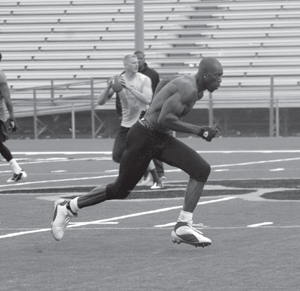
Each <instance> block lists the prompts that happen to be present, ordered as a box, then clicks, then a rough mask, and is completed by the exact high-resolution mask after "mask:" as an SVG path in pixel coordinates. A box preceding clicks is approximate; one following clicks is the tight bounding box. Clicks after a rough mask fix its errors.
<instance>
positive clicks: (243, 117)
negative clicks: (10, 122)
mask: <svg viewBox="0 0 300 291" xmlns="http://www.w3.org/2000/svg"><path fill="white" fill-rule="evenodd" d="M280 77H281V76H271V77H265V79H267V80H268V82H261V83H260V84H259V85H257V86H254V87H251V86H248V87H247V86H239V85H237V84H230V80H227V81H229V83H228V84H229V85H225V86H224V88H223V87H222V86H221V88H220V89H219V90H218V91H217V92H215V93H212V94H211V93H210V94H208V93H205V96H204V98H203V99H202V100H201V101H199V102H197V104H196V106H195V107H194V109H193V110H192V112H191V113H190V114H189V115H188V116H186V117H185V120H186V121H187V122H190V123H193V124H199V125H210V126H216V127H218V129H219V130H220V135H222V136H224V137H225V136H230V137H236V136H244V137H248V136H270V137H274V136H276V137H279V136H299V135H300V131H299V128H300V114H299V113H300V98H299V84H295V86H293V87H292V86H288V85H287V86H285V85H284V83H282V82H281V83H280V82H279V83H277V82H276V79H278V80H280ZM284 77H286V76H284ZM259 78H260V79H262V78H261V77H259ZM224 79H225V80H224V83H226V79H227V78H224ZM247 79H248V81H249V83H250V84H251V79H254V78H253V77H248V78H247ZM260 81H261V80H260ZM253 83H255V84H256V83H257V79H254V80H253ZM104 86H105V83H103V81H99V80H94V79H91V80H89V81H84V82H75V83H68V84H60V85H52V86H42V87H33V88H26V89H24V90H23V89H17V90H12V96H13V100H14V102H13V104H14V110H15V116H16V119H17V123H18V125H19V130H18V131H17V132H15V133H12V135H11V137H12V138H18V139H46V138H72V139H75V138H107V137H110V138H113V137H115V134H116V132H117V129H118V127H119V125H120V117H119V116H118V115H117V113H116V110H115V99H114V98H112V99H111V100H110V101H109V102H108V103H107V104H105V105H103V106H98V105H97V104H96V103H97V102H96V100H97V96H98V94H99V93H100V91H101V90H102V89H103V87H104ZM297 86H298V90H297ZM249 88H252V90H249ZM25 92H26V94H32V98H25V99H22V98H21V97H22V95H23V94H24V93H25ZM291 93H292V94H291ZM27 97H28V96H27ZM16 99H17V100H16ZM176 135H177V137H186V136H187V135H185V134H181V133H177V134H176Z"/></svg>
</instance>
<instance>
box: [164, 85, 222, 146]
mask: <svg viewBox="0 0 300 291" xmlns="http://www.w3.org/2000/svg"><path fill="white" fill-rule="evenodd" d="M174 89H175V88H173V90H174ZM170 90H172V86H170ZM188 90H189V89H188V88H184V90H182V91H183V92H187V93H183V92H178V91H175V94H173V95H172V96H171V97H169V98H168V99H167V100H166V102H165V103H164V104H163V106H162V109H161V112H160V115H159V118H158V123H159V125H160V126H161V127H163V128H166V129H170V130H174V131H178V132H184V133H192V134H196V135H199V136H200V137H202V138H203V139H205V140H206V141H211V140H212V139H213V138H214V137H215V136H216V134H217V132H218V131H217V130H215V129H212V128H210V127H200V126H198V125H194V124H190V123H186V122H183V121H182V120H181V117H183V116H185V115H186V114H188V113H189V112H190V111H191V110H192V108H193V106H194V104H195V102H196V100H197V94H196V92H189V91H188ZM195 94H196V95H195Z"/></svg>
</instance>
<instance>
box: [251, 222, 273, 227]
mask: <svg viewBox="0 0 300 291" xmlns="http://www.w3.org/2000/svg"><path fill="white" fill-rule="evenodd" d="M271 224H273V222H261V223H256V224H250V225H247V227H259V226H264V225H271Z"/></svg>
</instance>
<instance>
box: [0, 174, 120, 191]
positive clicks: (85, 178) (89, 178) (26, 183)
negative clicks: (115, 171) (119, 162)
mask: <svg viewBox="0 0 300 291" xmlns="http://www.w3.org/2000/svg"><path fill="white" fill-rule="evenodd" d="M111 177H118V175H106V176H97V177H83V178H69V179H61V180H46V181H34V182H24V183H18V184H17V185H16V184H9V185H0V188H4V187H10V186H11V187H16V186H21V185H31V184H45V183H57V182H66V181H79V180H92V179H103V178H111Z"/></svg>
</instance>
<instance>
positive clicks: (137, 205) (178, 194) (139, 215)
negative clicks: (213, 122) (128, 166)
mask: <svg viewBox="0 0 300 291" xmlns="http://www.w3.org/2000/svg"><path fill="white" fill-rule="evenodd" d="M183 141H184V142H185V143H187V144H188V145H190V146H191V147H193V148H194V149H195V150H197V151H198V152H199V154H201V155H202V156H203V157H204V158H205V159H206V160H207V161H208V162H209V163H210V164H211V165H212V173H211V175H210V179H209V181H208V183H207V186H206V188H205V191H204V193H203V197H202V198H201V199H200V202H199V205H198V207H197V209H196V211H195V214H194V223H195V227H196V228H199V229H201V230H202V231H203V232H204V234H205V236H207V237H209V238H210V239H212V241H213V243H212V245H211V246H209V247H205V248H194V247H192V246H189V245H184V244H180V245H177V244H173V243H172V242H171V237H170V234H171V231H172V229H173V225H174V223H175V221H176V219H177V217H178V214H179V211H180V209H181V207H182V202H183V198H182V197H183V193H184V188H185V185H186V182H187V179H188V177H187V175H186V174H185V173H183V172H181V171H179V170H178V169H175V168H172V167H169V166H167V165H166V166H165V170H166V173H165V174H166V176H167V180H166V182H165V189H163V190H162V191H153V190H149V187H141V186H137V187H136V188H135V190H134V191H133V193H132V194H131V196H130V197H129V199H126V200H120V201H119V200H116V201H108V202H105V203H103V204H101V205H97V206H94V207H90V208H85V209H83V210H81V211H80V213H79V217H78V218H76V219H74V220H73V221H72V223H71V224H70V227H69V228H68V229H67V231H66V234H65V237H64V239H63V240H62V241H60V242H56V241H55V240H54V239H53V238H52V235H51V233H50V222H51V217H52V206H53V201H55V200H56V199H57V198H59V197H66V198H70V197H73V196H76V195H81V194H82V193H86V192H87V191H89V190H90V189H92V188H93V187H95V186H98V185H101V184H103V185H105V184H107V183H110V182H112V181H114V179H115V178H116V176H117V174H118V165H117V164H115V163H113V162H112V161H111V153H110V151H111V148H112V143H113V140H110V139H100V140H37V141H33V140H11V141H8V142H7V143H6V145H7V146H8V147H9V148H10V149H11V150H12V152H13V154H14V157H15V158H16V159H17V160H18V161H19V163H20V164H21V165H22V167H23V169H25V170H26V172H27V173H28V178H27V179H26V180H24V181H20V182H19V183H16V184H7V183H6V180H7V179H8V178H9V177H10V176H11V172H10V169H9V167H8V165H7V163H6V162H5V161H3V160H2V162H1V163H0V179H1V180H0V181H1V183H0V195H1V216H0V244H1V248H0V252H1V261H0V262H1V273H0V281H1V284H0V290H1V291H2V290H13V291H19V290H20V291H21V290H22V291H23V290H25V291H27V290H28V291H29V290H36V291H48V290H75V291H77V290H78V291H79V290H80V291H82V290H92V291H93V290H95V291H96V290H97V291H98V290H99V291H102V290H103V291H104V290H108V291H110V290H112V291H119V290H122V291H124V290H125V291H127V290H128V291H131V290H132V291H144V290H161V291H165V290H192V291H194V290H197V291H198V290H204V291H206V290H213V291H215V290H216V291H223V290H224V291H228V290H230V291H232V290H233V291H235V290H236V291H241V290H243V291H244V290H246V291H260V290H266V291H269V290H278V291H279V290H280V291H281V290H285V291H294V290H295V291H296V290H299V286H300V279H299V269H300V263H299V262H300V260H299V241H298V240H299V238H300V235H299V230H300V223H299V221H300V212H299V204H298V203H299V197H300V176H299V173H300V148H299V145H300V139H299V138H253V139H252V138H236V139H234V138H232V139H230V138H228V139H221V138H219V139H215V140H213V141H212V142H211V143H206V142H204V141H203V140H202V139H198V138H190V139H183Z"/></svg>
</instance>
